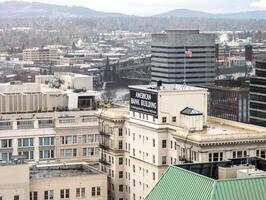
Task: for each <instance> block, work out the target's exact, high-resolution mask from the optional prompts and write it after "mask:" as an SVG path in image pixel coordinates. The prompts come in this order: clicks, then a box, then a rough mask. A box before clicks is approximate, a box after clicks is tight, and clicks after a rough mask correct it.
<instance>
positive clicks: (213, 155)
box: [209, 152, 223, 162]
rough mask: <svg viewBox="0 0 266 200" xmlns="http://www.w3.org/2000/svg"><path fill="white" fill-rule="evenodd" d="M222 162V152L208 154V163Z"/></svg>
mask: <svg viewBox="0 0 266 200" xmlns="http://www.w3.org/2000/svg"><path fill="white" fill-rule="evenodd" d="M222 160H223V152H214V153H209V162H218V161H222Z"/></svg>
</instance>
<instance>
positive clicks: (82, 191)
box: [0, 186, 101, 200]
mask: <svg viewBox="0 0 266 200" xmlns="http://www.w3.org/2000/svg"><path fill="white" fill-rule="evenodd" d="M86 193H87V192H86V188H85V187H81V188H76V194H75V196H76V198H85V197H86V196H87V194H86ZM90 196H91V197H97V196H101V187H100V186H98V187H92V188H91V193H90ZM38 198H40V197H39V194H38V192H30V200H38ZM0 199H1V198H0ZM14 199H15V198H14ZM40 199H42V198H40ZM43 199H44V200H54V199H56V198H55V195H54V190H45V191H44V192H43ZM60 199H70V189H61V190H60Z"/></svg>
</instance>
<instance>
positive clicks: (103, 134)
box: [100, 131, 110, 137]
mask: <svg viewBox="0 0 266 200" xmlns="http://www.w3.org/2000/svg"><path fill="white" fill-rule="evenodd" d="M100 135H102V136H106V137H110V135H109V134H108V133H105V132H103V131H100Z"/></svg>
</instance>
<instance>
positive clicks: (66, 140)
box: [60, 136, 77, 144]
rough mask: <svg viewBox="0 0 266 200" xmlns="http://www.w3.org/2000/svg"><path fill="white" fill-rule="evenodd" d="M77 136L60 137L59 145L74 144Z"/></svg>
mask: <svg viewBox="0 0 266 200" xmlns="http://www.w3.org/2000/svg"><path fill="white" fill-rule="evenodd" d="M76 143H77V136H61V137H60V144H76Z"/></svg>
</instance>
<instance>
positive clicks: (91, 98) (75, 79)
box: [0, 73, 98, 113]
mask: <svg viewBox="0 0 266 200" xmlns="http://www.w3.org/2000/svg"><path fill="white" fill-rule="evenodd" d="M92 79H93V78H92V77H91V76H86V75H81V74H72V73H63V74H60V75H57V74H56V75H55V76H50V75H48V76H36V83H21V82H19V81H15V82H10V83H6V84H0V113H24V112H49V111H55V110H95V109H96V102H95V98H96V96H97V95H98V93H97V92H95V91H93V90H92V89H93V83H92Z"/></svg>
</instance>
